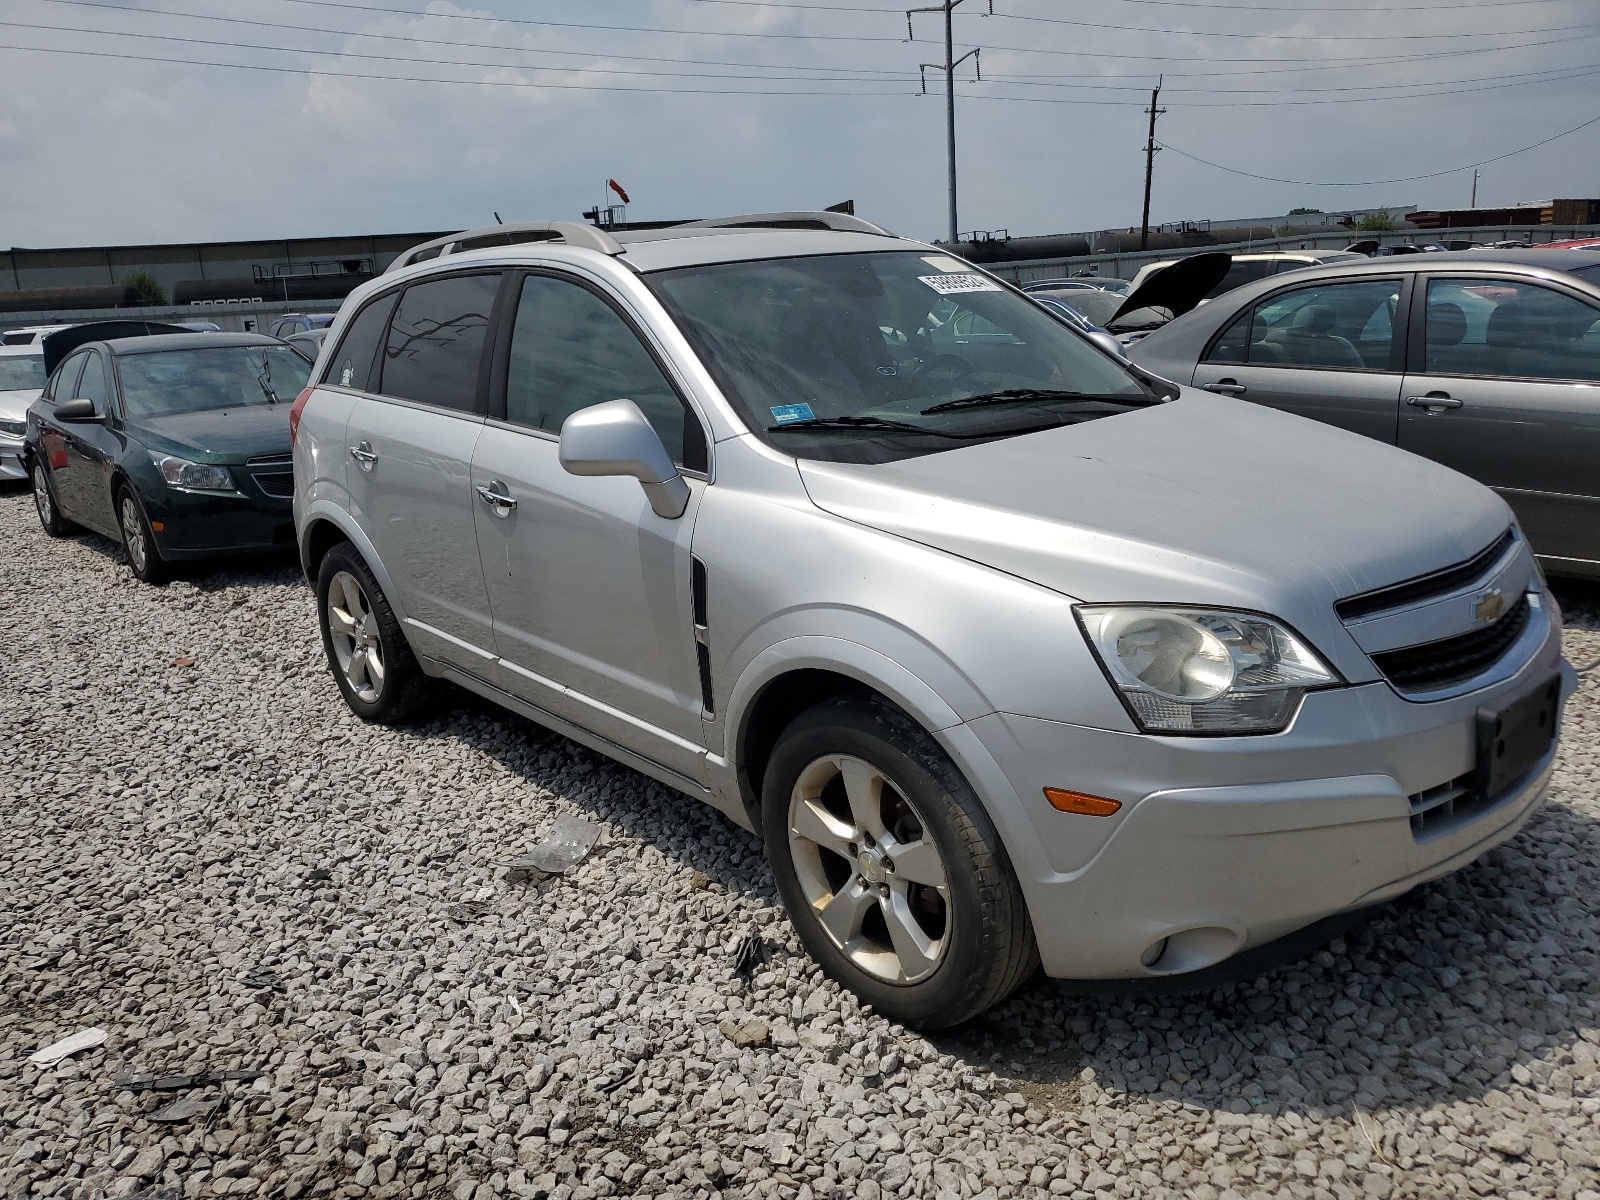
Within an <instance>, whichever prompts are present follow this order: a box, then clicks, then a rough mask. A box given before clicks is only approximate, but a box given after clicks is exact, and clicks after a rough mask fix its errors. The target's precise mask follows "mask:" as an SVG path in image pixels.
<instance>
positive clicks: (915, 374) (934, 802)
mask: <svg viewBox="0 0 1600 1200" xmlns="http://www.w3.org/2000/svg"><path fill="white" fill-rule="evenodd" d="M513 233H514V234H515V236H516V237H517V238H518V239H519V240H518V242H517V243H514V244H504V243H503V242H502V244H498V245H493V244H491V245H481V246H474V245H473V240H474V238H475V236H476V235H475V234H464V235H460V237H459V238H458V239H450V240H451V241H452V243H453V247H454V248H450V247H446V248H444V249H443V250H441V249H440V248H439V247H437V246H430V247H423V248H421V249H420V250H419V251H418V252H416V254H415V255H414V257H416V258H417V259H418V261H415V262H413V263H409V264H406V265H402V266H401V267H400V268H399V269H397V270H394V271H391V272H390V273H389V274H386V275H384V276H383V277H381V278H379V279H376V280H374V281H371V282H370V283H368V284H365V285H363V286H362V287H361V288H359V289H358V290H357V291H355V292H354V293H353V294H352V295H351V297H350V298H349V300H348V301H347V302H346V303H345V305H344V308H343V309H342V310H341V312H340V314H339V318H338V321H337V323H336V324H335V326H334V328H333V331H332V333H331V334H330V337H329V341H328V346H327V347H326V348H325V349H324V351H323V354H322V356H321V358H320V360H319V366H318V373H317V374H316V375H314V376H313V383H312V386H311V387H309V388H308V389H307V390H306V392H305V393H303V394H302V396H301V398H300V399H299V400H298V401H297V402H296V404H295V406H294V412H293V416H292V424H293V425H294V427H295V430H296V432H295V435H294V437H295V442H294V458H295V500H294V503H295V513H296V522H297V529H298V536H299V544H300V550H301V554H302V557H303V560H304V565H305V569H306V571H307V573H308V575H309V577H310V578H311V579H313V580H314V581H315V583H316V588H317V611H318V613H319V617H320V621H321V628H322V637H323V642H324V646H325V648H326V651H327V658H328V662H329V665H330V668H331V670H332V672H333V676H334V678H335V680H336V681H337V683H338V686H339V688H340V690H341V691H342V692H343V694H344V697H345V700H346V701H347V703H348V704H349V705H350V707H351V708H352V709H353V710H354V711H355V712H356V713H357V714H358V715H360V716H362V717H363V718H366V719H368V720H371V721H378V722H395V721H401V720H404V719H407V718H408V717H411V716H412V715H414V714H416V713H417V712H418V711H419V710H420V709H421V708H422V707H423V706H424V705H425V704H426V702H427V697H428V693H429V690H430V684H431V681H432V680H433V679H447V680H450V681H452V682H454V683H456V684H458V685H460V686H461V687H464V688H467V689H469V690H471V691H473V692H476V693H478V694H479V695H482V696H485V697H488V698H490V699H491V700H493V701H495V702H496V703H498V704H501V705H503V706H505V707H506V708H508V709H510V710H512V711H514V712H517V713H521V714H523V715H524V716H526V717H528V718H530V719H532V720H534V721H536V722H539V723H540V724H543V725H545V726H548V727H550V728H552V729H555V730H558V731H560V732H562V733H564V734H566V735H568V736H570V737H572V738H574V739H576V740H578V741H580V742H582V743H584V744H586V745H588V746H591V747H594V748H596V749H598V750H599V751H601V752H602V753H605V754H608V755H611V756H613V757H615V758H617V759H619V760H620V761H622V762H624V763H628V764H631V765H632V766H633V767H635V768H637V769H638V770H639V771H641V772H643V773H644V774H646V775H648V776H651V777H652V778H654V779H657V780H660V781H662V782H664V783H666V784H668V785H670V786H671V787H673V788H675V789H677V790H679V791H681V792H683V793H685V794H686V795H688V796H691V797H694V798H696V799H699V800H702V801H704V802H706V803H708V804H711V805H713V806H715V807H716V808H718V809H720V810H721V811H722V812H724V813H725V814H726V815H727V816H728V817H729V819H731V820H732V821H734V822H736V823H738V824H740V825H743V826H745V827H747V828H749V829H752V830H755V831H758V832H759V833H760V835H761V837H762V838H763V839H764V842H765V845H766V849H767V853H768V856H769V858H770V861H771V866H772V870H773V874H774V877H775V879H776V882H777V885H778V888H779V890H780V892H781V894H782V896H783V899H784V902H785V904H786V905H787V907H788V910H789V913H790V915H791V917H792V919H793V921H794V924H795V927H796V929H797V931H798V933H799V935H800V937H801V939H802V940H803V942H804V944H805V946H806V947H807V950H808V951H809V953H810V954H811V955H813V956H814V957H815V959H816V960H817V962H818V963H820V964H821V965H822V966H823V967H824V968H825V969H826V970H827V971H829V972H830V973H831V974H832V975H833V976H834V977H836V978H837V979H839V980H840V981H841V982H843V983H844V984H845V985H847V986H848V987H850V988H852V989H853V990H854V991H855V992H856V993H857V994H858V995H859V996H860V997H861V998H862V999H863V1000H864V1001H866V1002H868V1003H871V1004H872V1005H874V1006H876V1007H877V1008H878V1009H880V1010H881V1011H883V1012H885V1013H887V1014H890V1015H891V1016H892V1017H894V1018H895V1019H898V1020H902V1021H907V1022H914V1023H916V1024H919V1025H924V1026H939V1025H948V1024H952V1023H955V1022H958V1021H962V1020H965V1019H967V1018H970V1017H972V1016H973V1015H974V1014H977V1013H979V1012H982V1011H983V1010H984V1009H985V1008H987V1007H989V1006H990V1005H992V1004H994V1003H996V1002H997V1001H999V1000H1000V999H1002V998H1003V997H1004V996H1006V995H1007V993H1009V992H1010V991H1011V990H1012V989H1013V988H1015V987H1016V986H1018V984H1020V983H1021V982H1022V981H1023V980H1024V979H1025V978H1026V977H1027V976H1028V975H1029V974H1030V973H1031V972H1032V971H1033V970H1034V969H1035V967H1036V965H1038V964H1039V963H1041V962H1042V964H1043V967H1044V969H1045V971H1046V972H1048V973H1049V974H1050V975H1053V976H1058V977H1068V978H1078V979H1085V978H1101V979H1104V978H1121V979H1136V980H1137V979H1153V978H1156V977H1161V976H1173V975H1180V974H1183V973H1187V972H1193V971H1198V970H1201V969H1203V968H1207V967H1210V966H1212V965H1214V964H1219V963H1222V962H1224V961H1225V960H1227V959H1229V958H1231V957H1232V956H1234V955H1236V954H1238V953H1239V952H1240V951H1242V950H1245V949H1246V948H1249V947H1255V946H1260V945H1262V944H1264V943H1269V942H1272V941H1274V940H1276V939H1279V938H1281V937H1283V936H1284V935H1286V934H1288V933H1290V932H1291V931H1295V930H1298V929H1301V928H1302V927H1304V926H1307V925H1309V924H1311V923H1313V922H1316V921H1317V920H1319V919H1320V918H1323V917H1326V916H1328V915H1330V914H1335V913H1341V912H1345V911H1348V910H1356V909H1361V908H1364V907H1367V906H1370V905H1374V904H1377V903H1380V902H1382V901H1385V900H1388V899H1390V898H1392V897H1394V896H1398V895H1400V894H1401V893H1403V892H1406V891H1407V890H1409V889H1411V888H1413V887H1415V886H1416V885H1417V884H1419V883H1421V882H1423V881H1425V880H1429V879H1433V878H1435V877H1437V876H1440V875H1443V874H1445V873H1447V872H1449V871H1453V870H1455V869H1456V868H1457V867H1460V866H1463V865H1465V864H1466V863H1469V862H1471V861H1472V860H1473V859H1474V858H1476V857H1477V856H1478V855H1480V854H1482V853H1483V852H1484V851H1485V850H1486V849H1487V848H1489V847H1491V846H1493V845H1495V844H1497V843H1499V842H1501V841H1504V840H1505V839H1506V838H1508V837H1510V836H1511V835H1512V834H1513V833H1515V832H1516V830H1517V829H1518V828H1519V827H1520V826H1521V825H1522V823H1523V822H1524V821H1525V820H1526V819H1527V817H1528V815H1529V813H1530V812H1531V811H1532V810H1533V808H1534V807H1535V805H1536V804H1537V803H1538V802H1539V799H1540V796H1541V795H1542V793H1543V791H1544V788H1545V784H1546V781H1547V779H1548V778H1549V773H1550V769H1551V760H1552V757H1553V755H1554V753H1555V744H1556V727H1557V722H1558V719H1559V715H1560V705H1561V701H1562V698H1563V695H1564V694H1565V693H1567V692H1569V691H1570V689H1571V688H1572V686H1573V683H1574V677H1573V674H1572V671H1571V669H1570V667H1567V666H1566V665H1565V664H1564V663H1563V660H1562V657H1561V641H1560V625H1561V621H1560V614H1559V612H1558V611H1557V609H1556V605H1555V603H1554V602H1553V600H1552V599H1551V597H1550V594H1549V593H1548V592H1547V591H1546V589H1545V587H1544V584H1543V582H1542V579H1541V577H1540V575H1539V573H1538V572H1537V570H1536V569H1535V566H1534V562H1533V559H1532V556H1531V555H1530V554H1529V551H1528V547H1527V544H1526V542H1525V541H1524V540H1523V537H1522V534H1521V532H1520V531H1519V530H1518V528H1517V526H1516V523H1515V522H1514V520H1513V519H1512V515H1511V513H1510V511H1509V510H1508V509H1507V507H1506V505H1505V503H1504V502H1503V501H1502V500H1501V499H1500V498H1499V497H1497V496H1496V495H1495V494H1494V493H1493V492H1491V491H1490V490H1489V489H1487V488H1484V487H1482V486H1481V485H1479V484H1476V483H1474V482H1472V481H1471V480H1469V479H1467V478H1465V477H1464V476H1462V475H1459V474H1457V473H1455V472H1453V471H1450V470H1447V469H1445V468H1442V467H1438V466H1435V465H1433V464H1431V463H1428V462H1426V461H1424V460H1422V459H1419V458H1416V457H1414V456H1411V455H1408V454H1405V453H1403V452H1401V451H1399V450H1396V449H1394V448H1393V447H1389V446H1382V445H1379V444H1377V443H1375V442H1373V441H1371V440H1369V439H1366V438H1362V437H1357V436H1355V435H1353V434H1350V433H1348V432H1346V431H1343V430H1339V429H1334V428H1331V427H1329V426H1326V425H1319V424H1316V423H1313V422H1308V421H1303V420H1301V419H1299V418H1297V417H1293V416H1289V415H1286V414H1282V413H1275V412H1271V411H1268V410H1263V409H1260V408H1255V407H1252V406H1250V405H1248V404H1245V403H1242V402H1240V401H1237V400H1234V399H1231V398H1229V397H1223V396H1216V395H1210V394H1207V393H1206V392H1203V391H1194V390H1190V389H1188V388H1183V389H1179V388H1177V387H1174V386H1172V385H1169V384H1166V383H1164V382H1162V381H1161V380H1159V379H1157V378H1155V377H1154V376H1151V375H1148V374H1146V373H1144V372H1143V371H1141V370H1139V369H1138V368H1134V367H1130V366H1129V365H1127V364H1126V363H1124V362H1122V361H1119V360H1118V359H1117V358H1115V357H1114V356H1112V355H1110V354H1108V353H1106V352H1105V351H1103V350H1101V349H1099V348H1098V347H1097V346H1095V345H1094V344H1093V343H1092V342H1091V341H1089V340H1088V339H1087V338H1086V337H1084V336H1083V335H1082V334H1080V333H1078V332H1076V331H1074V330H1073V329H1071V328H1069V327H1068V326H1067V325H1066V324H1065V323H1063V322H1061V321H1059V320H1056V319H1055V318H1053V317H1051V316H1049V315H1048V314H1046V313H1045V312H1043V311H1042V310H1041V309H1039V308H1038V307H1037V306H1035V305H1034V304H1032V303H1031V302H1030V301H1028V300H1027V299H1026V298H1024V297H1023V296H1022V295H1020V294H1019V293H1018V292H1016V291H1015V290H1013V289H1011V288H1009V287H1007V286H1005V285H1003V284H1001V283H999V282H997V281H996V280H995V279H994V278H992V277H991V276H989V275H986V274H985V273H983V272H982V271H980V270H978V269H975V268H973V267H972V266H970V265H969V264H967V263H964V262H962V261H960V260H958V259H955V258H952V257H950V256H949V255H948V254H947V253H945V252H943V251H941V250H939V249H937V248H935V247H932V246H928V245H925V244H921V243H918V242H913V241H908V240H904V239H901V238H897V237H893V236H891V235H889V234H886V233H884V232H883V231H882V230H880V229H877V228H876V227H874V226H871V225H869V224H867V223H866V222H863V221H859V220H857V219H855V218H852V217H847V216H842V215H839V214H828V213H815V214H793V213H789V214H774V215H767V216H758V217H747V218H733V219H727V220H723V221H718V222H701V223H698V224H695V225H685V226H678V227H675V228H671V229H665V230H656V231H648V232H634V233H628V234H623V235H620V236H616V237H613V236H611V235H609V234H607V233H605V232H603V231H600V230H598V229H594V228H592V227H589V226H583V225H578V224H573V223H566V222H559V221H557V222H549V223H547V224H545V225H542V226H537V227H531V228H530V227H528V226H519V227H517V229H516V230H514V231H513ZM485 236H486V237H499V238H502V239H504V238H507V237H508V235H507V233H506V232H505V231H504V230H501V231H500V232H498V233H495V232H494V231H489V232H488V233H487V234H485ZM424 255H426V257H424ZM402 262H404V260H402Z"/></svg>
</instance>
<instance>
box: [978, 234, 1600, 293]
mask: <svg viewBox="0 0 1600 1200" xmlns="http://www.w3.org/2000/svg"><path fill="white" fill-rule="evenodd" d="M1584 237H1600V225H1491V226H1481V227H1477V228H1473V229H1414V230H1405V231H1396V232H1393V233H1354V232H1351V231H1350V230H1340V231H1338V232H1336V233H1315V234H1296V235H1294V236H1291V237H1278V238H1270V239H1266V240H1262V241H1252V242H1235V243H1233V244H1231V245H1225V246H1188V247H1185V248H1183V249H1181V250H1142V251H1138V250H1136V251H1132V252H1128V253H1111V254H1088V255H1083V256H1080V257H1077V258H1040V259H1029V260H1026V261H1023V262H1008V263H990V264H986V265H985V269H986V270H989V271H992V272H994V273H995V274H996V275H998V276H1000V278H1002V279H1009V280H1010V281H1011V282H1012V283H1032V282H1034V281H1035V280H1038V279H1053V278H1058V277H1061V276H1068V275H1077V274H1079V273H1081V272H1085V271H1087V272H1089V273H1091V274H1094V275H1098V276H1100V277H1102V278H1105V279H1132V278H1133V277H1134V276H1135V275H1136V274H1138V271H1139V268H1140V267H1142V266H1144V264H1145V263H1151V262H1165V261H1168V260H1170V259H1174V258H1187V257H1189V256H1190V255H1193V254H1209V253H1213V252H1215V251H1218V250H1223V251H1227V252H1229V253H1231V254H1262V253H1267V252H1270V251H1277V250H1343V249H1344V248H1345V247H1347V246H1349V245H1350V244H1351V243H1353V242H1359V241H1372V240H1374V239H1376V240H1377V241H1378V242H1379V243H1380V244H1381V245H1384V246H1394V245H1405V244H1407V243H1409V244H1411V245H1416V246H1420V245H1428V244H1430V243H1439V244H1443V243H1444V242H1446V241H1452V242H1454V241H1470V242H1478V243H1488V242H1509V241H1521V242H1532V243H1534V244H1535V245H1538V244H1539V243H1541V242H1560V241H1566V240H1567V239H1569V238H1584Z"/></svg>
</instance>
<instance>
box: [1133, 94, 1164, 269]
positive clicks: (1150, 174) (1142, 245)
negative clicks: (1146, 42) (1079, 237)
mask: <svg viewBox="0 0 1600 1200" xmlns="http://www.w3.org/2000/svg"><path fill="white" fill-rule="evenodd" d="M1164 80H1165V77H1164V76H1157V78H1156V86H1155V90H1154V91H1153V92H1151V93H1150V108H1149V112H1150V134H1149V136H1148V137H1146V138H1145V143H1144V219H1143V220H1142V221H1141V222H1140V224H1139V249H1141V250H1145V249H1148V248H1149V245H1150V182H1151V180H1152V179H1153V178H1154V176H1155V173H1156V151H1157V150H1159V149H1160V148H1161V147H1159V146H1157V145H1156V118H1157V117H1159V116H1160V115H1161V114H1162V113H1164V112H1166V111H1167V110H1166V109H1164V108H1157V107H1156V102H1157V101H1158V100H1160V99H1161V84H1162V83H1163V82H1164Z"/></svg>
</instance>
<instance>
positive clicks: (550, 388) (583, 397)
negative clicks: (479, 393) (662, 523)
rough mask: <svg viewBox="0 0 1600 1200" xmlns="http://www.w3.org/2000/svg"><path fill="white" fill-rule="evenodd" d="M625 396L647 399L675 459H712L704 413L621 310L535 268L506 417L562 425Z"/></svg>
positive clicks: (553, 429) (522, 305)
mask: <svg viewBox="0 0 1600 1200" xmlns="http://www.w3.org/2000/svg"><path fill="white" fill-rule="evenodd" d="M619 399H628V400H632V401H633V402H634V403H635V404H637V405H638V406H639V408H640V410H641V411H642V412H643V413H644V415H645V417H646V418H648V420H649V421H650V424H651V426H652V427H654V429H655V431H656V433H657V435H659V436H660V438H661V442H662V444H663V445H664V446H666V448H667V453H668V454H670V455H672V459H673V461H674V462H676V463H678V464H680V465H682V466H688V467H692V468H695V469H702V468H703V467H704V466H705V439H704V434H703V433H702V431H701V429H700V423H699V420H698V419H697V418H696V417H694V416H693V415H692V414H690V413H688V412H687V411H686V409H685V407H684V404H683V401H682V400H680V399H679V398H678V394H677V392H675V391H674V390H673V387H672V384H670V383H669V382H667V378H666V376H665V375H663V374H662V373H661V368H660V367H658V366H657V365H656V360H655V359H654V358H652V357H651V355H650V352H649V351H648V350H646V349H645V347H644V345H643V343H641V342H640V341H639V338H638V336H637V335H636V334H635V333H634V332H633V330H632V329H631V328H630V327H629V326H628V323H627V322H626V321H624V320H623V319H622V317H621V316H620V315H618V313H617V312H616V310H615V309H613V308H612V307H611V306H610V305H609V304H607V303H606V302H605V301H604V300H602V299H601V298H600V297H599V296H597V295H595V294H594V293H593V292H591V291H589V289H588V288H585V287H580V286H579V285H578V284H575V283H570V282H568V281H566V280H562V279H552V278H551V277H550V276H548V275H530V276H528V277H527V278H526V279H525V280H523V283H522V295H521V298H520V300H519V301H518V303H517V319H516V324H515V326H514V328H513V330H512V334H511V364H510V371H509V373H508V376H507V380H506V420H508V421H511V422H513V423H515V424H517V425H526V426H528V427H529V428H530V429H543V430H547V431H548V432H550V433H559V432H560V431H561V423H562V422H563V421H565V420H566V419H567V418H568V417H569V416H571V415H572V414H573V413H575V412H577V411H578V410H579V409H582V408H588V407H589V406H590V405H593V404H603V403H605V402H606V401H608V400H619Z"/></svg>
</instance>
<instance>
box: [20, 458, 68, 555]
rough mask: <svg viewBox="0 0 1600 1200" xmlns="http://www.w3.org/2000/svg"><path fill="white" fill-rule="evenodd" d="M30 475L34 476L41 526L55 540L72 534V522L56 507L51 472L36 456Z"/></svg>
mask: <svg viewBox="0 0 1600 1200" xmlns="http://www.w3.org/2000/svg"><path fill="white" fill-rule="evenodd" d="M30 474H31V475H32V476H33V507H34V508H35V509H36V510H38V513H39V524H40V525H42V526H44V531H45V533H47V534H49V535H50V536H51V537H53V538H58V537H66V536H67V534H69V533H71V532H72V522H71V521H69V520H67V519H66V518H65V517H63V516H62V515H61V510H60V509H59V508H57V507H56V495H55V493H54V492H53V491H51V490H50V470H49V468H48V467H46V466H45V465H44V459H42V458H39V457H37V456H35V458H34V460H33V470H32V471H31V472H30Z"/></svg>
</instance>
